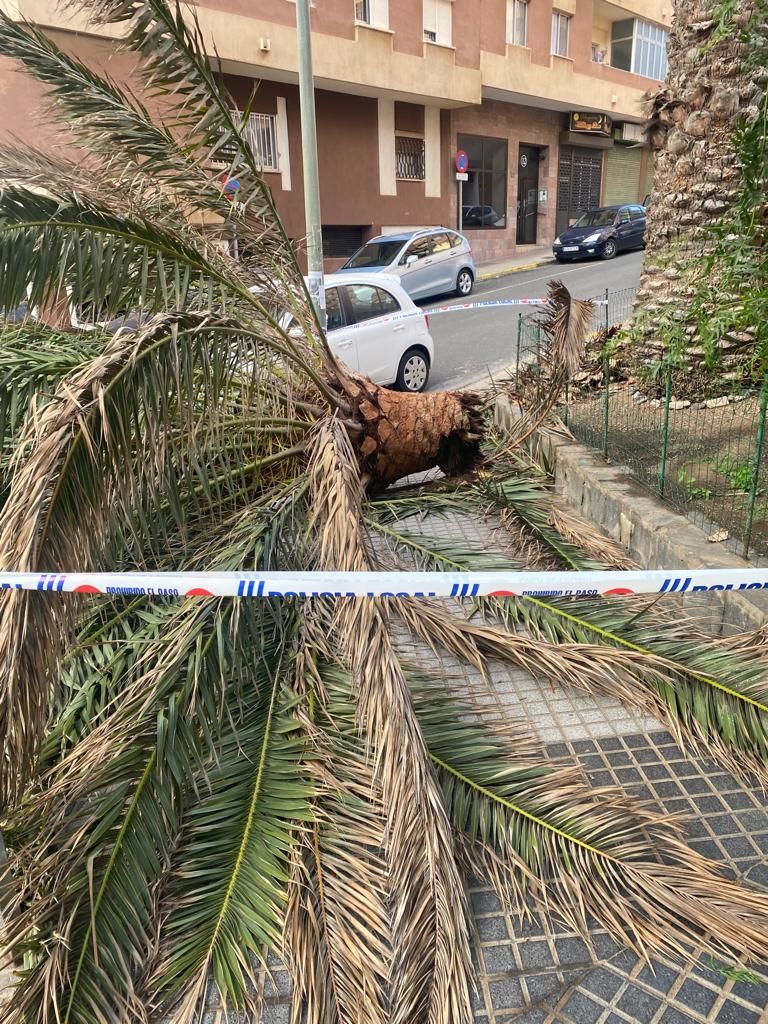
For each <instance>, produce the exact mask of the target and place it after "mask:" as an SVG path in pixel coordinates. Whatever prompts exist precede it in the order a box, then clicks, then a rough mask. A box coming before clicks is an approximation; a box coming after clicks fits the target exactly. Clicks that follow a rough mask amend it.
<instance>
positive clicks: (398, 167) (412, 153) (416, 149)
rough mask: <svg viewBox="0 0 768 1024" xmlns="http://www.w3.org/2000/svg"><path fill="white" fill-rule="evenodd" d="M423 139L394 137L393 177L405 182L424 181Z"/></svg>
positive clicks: (405, 136) (406, 136) (409, 136)
mask: <svg viewBox="0 0 768 1024" xmlns="http://www.w3.org/2000/svg"><path fill="white" fill-rule="evenodd" d="M424 152H425V151H424V139H418V138H414V137H413V136H412V135H396V136H395V177H397V178H404V179H405V180H406V181H423V180H424Z"/></svg>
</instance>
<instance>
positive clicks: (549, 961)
mask: <svg viewBox="0 0 768 1024" xmlns="http://www.w3.org/2000/svg"><path fill="white" fill-rule="evenodd" d="M520 960H521V962H522V965H523V967H524V968H531V967H553V966H554V965H555V960H554V957H553V956H552V951H551V949H550V948H549V943H548V942H531V941H530V940H529V941H528V942H524V943H522V945H521V946H520Z"/></svg>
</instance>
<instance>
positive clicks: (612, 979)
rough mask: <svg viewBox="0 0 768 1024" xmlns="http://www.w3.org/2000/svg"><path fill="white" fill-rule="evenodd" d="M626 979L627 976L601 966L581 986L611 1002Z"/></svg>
mask: <svg viewBox="0 0 768 1024" xmlns="http://www.w3.org/2000/svg"><path fill="white" fill-rule="evenodd" d="M625 981H626V979H625V978H623V977H621V976H620V975H619V974H616V973H615V972H614V971H611V970H609V969H608V968H607V967H599V968H598V969H597V970H596V971H592V972H591V974H589V976H588V977H587V978H585V979H584V981H583V982H582V986H581V987H582V988H585V989H587V990H588V991H589V992H591V993H592V994H593V995H596V996H599V997H600V998H601V999H603V1000H604V1001H605V1002H606V1003H609V1002H610V1001H611V999H613V997H614V996H615V995H616V993H617V992H618V991H619V989H620V988H621V986H622V985H623V984H625Z"/></svg>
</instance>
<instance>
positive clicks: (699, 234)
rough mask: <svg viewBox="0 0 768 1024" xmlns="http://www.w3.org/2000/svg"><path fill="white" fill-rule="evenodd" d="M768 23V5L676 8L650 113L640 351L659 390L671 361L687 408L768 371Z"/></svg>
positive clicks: (636, 334) (755, 0)
mask: <svg viewBox="0 0 768 1024" xmlns="http://www.w3.org/2000/svg"><path fill="white" fill-rule="evenodd" d="M767 20H768V4H766V2H765V0H741V2H739V3H736V4H732V3H722V2H718V0H677V2H676V4H675V18H674V24H673V28H672V32H671V35H670V41H669V75H668V78H667V82H666V84H665V86H664V87H663V88H661V89H660V90H659V92H658V93H657V94H656V95H655V96H654V97H653V99H652V100H651V101H650V104H649V123H648V128H647V130H648V136H649V141H650V144H651V147H652V149H654V150H655V151H656V176H655V179H654V186H653V192H652V196H651V200H650V212H649V218H648V233H647V246H646V254H645V263H644V267H643V275H642V278H641V282H640V288H639V291H638V293H637V298H636V303H637V304H636V310H635V326H634V329H633V340H634V349H633V351H634V357H635V365H636V367H637V368H638V369H639V370H640V373H641V376H643V375H644V376H645V377H646V379H647V380H648V381H649V386H651V387H653V386H654V385H653V381H654V374H653V371H654V369H655V368H657V367H658V365H659V363H660V361H661V360H662V358H663V357H665V356H671V357H672V358H673V360H674V364H675V371H674V393H675V395H677V396H680V397H686V396H687V397H698V396H700V395H701V394H702V393H712V392H713V391H715V392H716V391H717V390H718V389H722V388H727V387H729V386H731V384H732V382H733V381H740V380H741V379H743V378H746V379H750V377H751V376H752V375H757V376H758V377H759V375H760V372H761V371H762V369H763V366H762V365H760V364H761V360H760V359H756V358H755V356H756V354H758V350H760V349H761V347H762V343H763V334H764V332H763V330H762V324H761V320H762V317H761V316H760V315H758V309H757V307H756V305H755V297H756V296H757V295H758V294H759V293H763V295H764V293H765V285H764V272H765V262H766V247H767V246H768V238H766V235H765V230H764V226H765V222H766V216H765V215H766V190H765V154H766V145H765V123H766V122H765V118H766V72H765V67H766V62H767V61H768V30H767V29H766V21H767ZM761 136H762V138H761ZM761 276H762V278H763V280H762V283H761V280H760V278H761Z"/></svg>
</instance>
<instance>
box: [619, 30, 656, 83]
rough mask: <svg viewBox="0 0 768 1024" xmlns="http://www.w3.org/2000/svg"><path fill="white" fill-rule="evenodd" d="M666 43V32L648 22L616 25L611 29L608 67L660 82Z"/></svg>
mask: <svg viewBox="0 0 768 1024" xmlns="http://www.w3.org/2000/svg"><path fill="white" fill-rule="evenodd" d="M668 39H669V34H668V33H667V31H666V29H663V28H661V26H660V25H652V24H651V23H650V22H649V21H642V20H641V19H640V18H625V19H624V20H623V21H616V22H614V23H613V25H612V27H611V64H612V65H613V67H615V68H620V69H621V70H622V71H631V72H633V73H634V74H636V75H644V76H645V77H646V78H654V79H656V80H657V81H660V82H661V81H663V80H664V79H665V78H666V77H667V41H668Z"/></svg>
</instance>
